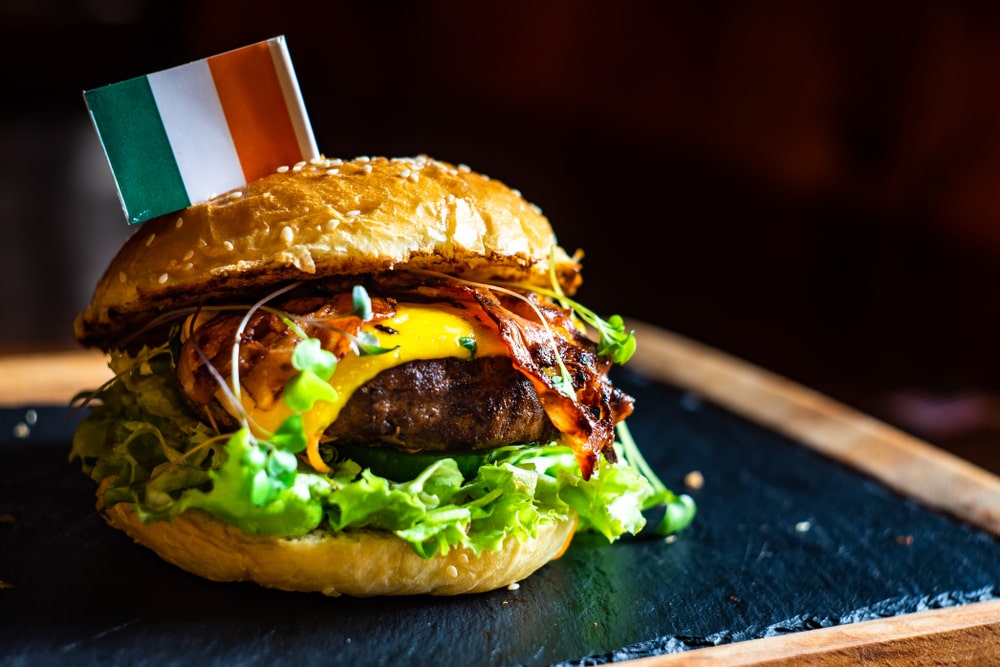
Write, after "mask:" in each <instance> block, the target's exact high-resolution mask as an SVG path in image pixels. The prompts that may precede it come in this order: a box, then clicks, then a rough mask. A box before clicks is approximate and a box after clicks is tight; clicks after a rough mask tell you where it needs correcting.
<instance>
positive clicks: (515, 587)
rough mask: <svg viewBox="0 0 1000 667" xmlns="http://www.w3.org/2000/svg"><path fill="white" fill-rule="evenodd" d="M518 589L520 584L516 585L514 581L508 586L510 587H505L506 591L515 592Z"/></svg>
mask: <svg viewBox="0 0 1000 667" xmlns="http://www.w3.org/2000/svg"><path fill="white" fill-rule="evenodd" d="M520 587H521V584H519V583H517V582H516V581H515V582H513V583H511V585H510V586H508V587H507V590H508V591H516V590H517V589H519V588H520Z"/></svg>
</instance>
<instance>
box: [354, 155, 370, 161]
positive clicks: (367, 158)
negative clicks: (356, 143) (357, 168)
mask: <svg viewBox="0 0 1000 667" xmlns="http://www.w3.org/2000/svg"><path fill="white" fill-rule="evenodd" d="M354 159H355V160H356V161H358V162H369V161H371V158H370V157H368V156H367V155H359V156H358V157H356V158H354Z"/></svg>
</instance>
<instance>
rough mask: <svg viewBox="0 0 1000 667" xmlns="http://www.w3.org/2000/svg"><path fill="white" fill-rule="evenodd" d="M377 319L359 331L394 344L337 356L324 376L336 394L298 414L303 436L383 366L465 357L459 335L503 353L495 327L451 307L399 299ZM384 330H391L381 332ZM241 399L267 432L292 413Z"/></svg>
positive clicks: (484, 350)
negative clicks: (331, 370)
mask: <svg viewBox="0 0 1000 667" xmlns="http://www.w3.org/2000/svg"><path fill="white" fill-rule="evenodd" d="M377 324H378V327H376V326H375V324H374V323H370V322H369V323H367V324H365V325H364V326H363V327H362V329H361V330H362V331H365V332H368V333H371V334H373V335H374V336H375V337H376V338H377V339H378V341H379V345H380V346H381V347H385V348H395V349H393V350H392V351H390V352H385V353H383V354H368V355H357V354H348V355H347V356H346V357H344V358H343V359H341V360H340V361H339V362H338V363H337V368H336V370H335V371H334V373H333V375H332V376H331V377H330V380H329V382H330V385H331V386H332V387H333V388H334V390H336V392H337V399H336V400H335V401H317V402H316V404H315V405H314V406H313V409H312V410H310V411H308V412H306V413H303V415H302V421H303V426H304V428H305V433H306V435H307V436H317V435H320V434H322V433H323V432H324V431H325V430H326V429H327V427H328V426H329V425H330V424H332V423H333V422H334V421H335V420H336V419H337V416H338V415H339V414H340V411H341V409H343V407H344V405H346V404H347V401H348V400H350V398H351V395H352V394H353V393H354V392H355V391H356V390H357V389H358V388H359V387H361V386H362V385H364V384H365V383H367V382H368V381H369V380H371V379H373V378H374V377H375V376H376V375H378V374H379V373H380V372H382V371H384V370H386V369H389V368H393V367H394V366H399V365H400V364H404V363H406V362H409V361H416V360H419V359H443V358H446V357H458V358H460V359H471V358H472V352H471V351H470V350H469V349H468V348H467V347H464V346H463V345H462V343H461V341H462V339H463V338H465V339H471V340H473V341H475V346H476V347H475V356H477V357H486V356H494V355H506V354H507V348H506V346H505V345H504V344H503V342H502V341H501V340H500V336H499V334H497V332H495V331H494V330H492V329H489V328H487V327H484V326H482V325H481V324H479V323H478V322H476V321H475V320H474V319H473V318H471V317H469V316H468V315H467V314H466V313H464V312H463V311H462V310H460V309H458V308H454V307H451V306H446V305H442V304H436V305H417V304H400V305H399V307H398V308H397V310H396V315H395V317H392V318H390V319H387V320H381V321H379V322H378V323H377ZM390 330H391V331H393V332H394V333H387V332H388V331H390ZM242 401H243V407H244V408H245V409H246V411H247V414H248V415H249V417H250V419H251V423H256V424H257V425H258V426H259V427H261V428H262V429H265V430H267V431H271V432H273V431H275V430H277V428H278V426H279V425H280V424H281V422H283V421H284V420H285V419H286V418H287V417H289V416H291V414H292V411H291V410H289V408H288V406H286V405H285V402H284V401H281V400H279V401H275V402H274V405H273V406H272V407H271V409H269V410H260V409H258V408H257V406H256V404H255V403H254V401H253V399H252V398H251V397H250V396H249V395H248V394H247V393H246V392H243V395H242Z"/></svg>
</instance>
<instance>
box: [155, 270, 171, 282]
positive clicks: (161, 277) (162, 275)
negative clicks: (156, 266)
mask: <svg viewBox="0 0 1000 667" xmlns="http://www.w3.org/2000/svg"><path fill="white" fill-rule="evenodd" d="M168 278H170V276H168V275H167V274H165V273H163V274H160V277H159V278H158V279H157V282H158V283H160V284H161V285H162V284H163V283H165V282H167V279H168Z"/></svg>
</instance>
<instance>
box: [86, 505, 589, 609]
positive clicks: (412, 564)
mask: <svg viewBox="0 0 1000 667" xmlns="http://www.w3.org/2000/svg"><path fill="white" fill-rule="evenodd" d="M99 507H100V504H99ZM105 517H106V519H107V521H108V523H109V524H111V525H112V526H113V527H115V528H117V529H119V530H121V531H123V532H125V533H126V534H127V535H128V536H129V537H131V538H132V539H133V540H135V541H136V542H137V543H138V544H141V545H143V546H145V547H147V548H149V549H151V550H152V551H154V552H155V553H156V554H157V555H159V556H160V557H161V558H163V559H164V560H166V561H167V562H170V563H172V564H174V565H176V566H177V567H179V568H181V569H183V570H187V571H188V572H191V573H192V574H195V575H197V576H200V577H203V578H205V579H210V580H212V581H245V582H252V583H255V584H258V585H260V586H264V587H267V588H275V589H279V590H286V591H299V592H319V593H323V594H324V595H330V596H340V595H349V596H354V597H371V596H376V595H420V594H429V595H460V594H464V593H483V592H486V591H491V590H495V589H498V588H505V587H508V586H510V585H511V584H513V583H516V582H518V581H521V580H522V579H524V578H526V577H527V576H528V575H530V574H532V573H533V572H535V571H536V570H538V569H539V568H540V567H542V566H543V565H545V564H546V563H548V562H549V561H551V560H553V559H554V558H556V557H558V556H559V555H561V552H562V550H563V549H564V548H565V547H566V546H567V545H568V543H569V541H570V540H571V539H572V537H573V529H574V525H575V522H574V521H571V520H569V521H559V522H551V523H547V524H544V525H543V526H541V528H540V529H539V531H538V535H537V536H536V537H535V538H534V539H531V540H528V541H526V542H519V541H518V540H516V539H514V538H513V537H507V538H506V539H505V540H504V543H503V545H502V546H501V548H500V549H499V550H497V551H484V552H482V553H480V554H479V555H476V554H474V553H473V552H472V551H470V550H469V549H466V548H462V547H459V548H454V549H451V550H449V551H448V553H446V554H438V555H437V556H435V557H434V558H429V559H428V558H422V557H420V556H419V555H417V554H416V552H414V551H413V549H412V548H410V546H409V545H408V544H407V543H406V542H404V541H403V540H400V539H398V538H396V537H395V536H394V535H392V534H390V533H387V532H385V531H378V530H364V529H362V530H356V531H351V532H341V533H336V534H334V533H329V532H326V531H314V532H312V533H309V534H307V535H303V536H301V537H289V538H278V537H266V536H260V535H247V534H246V533H244V532H243V531H242V530H240V529H238V528H235V527H233V526H230V525H228V524H226V523H223V522H222V521H219V520H218V519H216V518H215V517H213V516H212V515H211V514H208V513H207V512H203V511H201V510H188V511H187V512H185V513H184V514H181V515H179V516H177V517H175V518H174V519H173V521H172V522H170V523H168V522H165V521H156V522H152V523H143V522H142V521H140V520H139V516H138V514H137V513H136V512H135V510H134V508H133V507H132V505H131V504H128V503H119V504H117V505H114V506H113V507H110V508H107V509H106V510H105Z"/></svg>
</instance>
